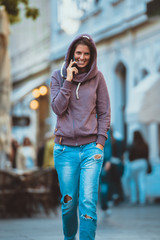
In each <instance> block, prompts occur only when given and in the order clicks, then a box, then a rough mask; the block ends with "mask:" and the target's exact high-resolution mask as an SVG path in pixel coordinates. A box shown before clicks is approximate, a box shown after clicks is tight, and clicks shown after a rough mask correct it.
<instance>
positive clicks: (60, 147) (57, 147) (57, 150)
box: [54, 143, 65, 157]
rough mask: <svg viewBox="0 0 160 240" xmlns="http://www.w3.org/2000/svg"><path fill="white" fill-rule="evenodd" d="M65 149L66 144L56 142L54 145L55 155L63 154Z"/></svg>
mask: <svg viewBox="0 0 160 240" xmlns="http://www.w3.org/2000/svg"><path fill="white" fill-rule="evenodd" d="M64 150H65V146H64V145H60V144H57V143H56V144H55V145H54V157H58V156H59V155H60V154H62V153H63V152H64Z"/></svg>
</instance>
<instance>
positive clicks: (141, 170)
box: [129, 131, 149, 205]
mask: <svg viewBox="0 0 160 240" xmlns="http://www.w3.org/2000/svg"><path fill="white" fill-rule="evenodd" d="M148 158H149V149H148V145H147V143H146V142H145V140H144V138H143V136H142V134H141V132H140V131H135V132H134V136H133V143H132V145H131V146H130V147H129V161H130V164H129V170H130V171H129V172H130V178H129V183H130V198H131V199H130V201H131V203H132V204H136V203H138V202H139V203H140V204H141V205H143V204H145V203H146V180H145V177H146V174H147V168H148V164H147V161H149V160H148Z"/></svg>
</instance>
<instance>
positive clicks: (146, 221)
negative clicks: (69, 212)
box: [0, 204, 160, 240]
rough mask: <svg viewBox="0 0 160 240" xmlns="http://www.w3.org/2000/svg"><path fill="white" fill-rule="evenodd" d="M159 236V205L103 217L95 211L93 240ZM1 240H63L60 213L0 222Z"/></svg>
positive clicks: (117, 209)
mask: <svg viewBox="0 0 160 240" xmlns="http://www.w3.org/2000/svg"><path fill="white" fill-rule="evenodd" d="M159 236H160V205H158V204H154V205H148V206H145V207H140V206H133V207H131V206H128V205H125V206H124V205H121V206H117V207H114V208H112V215H111V216H110V217H104V214H103V213H102V211H101V210H100V209H98V228H97V234H96V240H107V239H108V240H119V239H123V240H158V239H159ZM0 239H1V240H10V239H12V240H63V235H62V224H61V215H60V209H58V214H57V215H55V214H54V213H51V214H50V216H49V217H47V216H45V215H43V214H41V215H38V216H35V217H33V218H21V219H0Z"/></svg>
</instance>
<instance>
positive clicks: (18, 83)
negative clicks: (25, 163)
mask: <svg viewBox="0 0 160 240" xmlns="http://www.w3.org/2000/svg"><path fill="white" fill-rule="evenodd" d="M32 5H33V6H34V7H37V8H38V9H39V12H40V15H39V17H38V18H37V19H36V20H34V21H33V20H32V19H28V18H25V16H23V11H22V16H21V22H19V23H17V24H14V25H12V26H11V36H10V54H11V63H12V64H11V75H12V83H13V92H12V96H11V103H12V109H11V115H12V122H13V126H12V135H13V137H14V138H16V139H17V140H18V142H19V143H22V142H23V138H24V137H26V136H27V137H29V138H30V139H31V141H32V142H33V143H34V144H39V142H40V141H41V140H42V139H43V136H44V134H45V132H46V131H48V130H49V128H50V127H49V125H48V122H47V119H48V117H49V115H50V110H49V92H48V93H47V94H46V95H45V96H42V95H41V96H40V97H38V95H37V96H36V98H37V99H35V97H34V96H33V95H32V91H33V90H39V88H40V87H41V86H42V85H44V86H46V87H47V90H48V85H49V78H50V61H49V56H50V43H51V42H50V39H51V35H50V34H51V29H50V26H51V24H50V19H51V17H50V1H43V0H41V1H40V0H33V1H32ZM32 100H36V101H37V102H36V103H35V105H34V102H33V104H31V101H32ZM36 104H38V106H37V105H36ZM39 129H40V130H39Z"/></svg>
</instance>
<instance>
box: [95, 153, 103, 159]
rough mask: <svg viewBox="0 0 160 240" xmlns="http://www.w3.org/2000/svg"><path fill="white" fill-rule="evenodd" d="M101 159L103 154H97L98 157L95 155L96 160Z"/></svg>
mask: <svg viewBox="0 0 160 240" xmlns="http://www.w3.org/2000/svg"><path fill="white" fill-rule="evenodd" d="M101 157H102V155H101V154H96V155H94V159H100V158H101Z"/></svg>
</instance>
